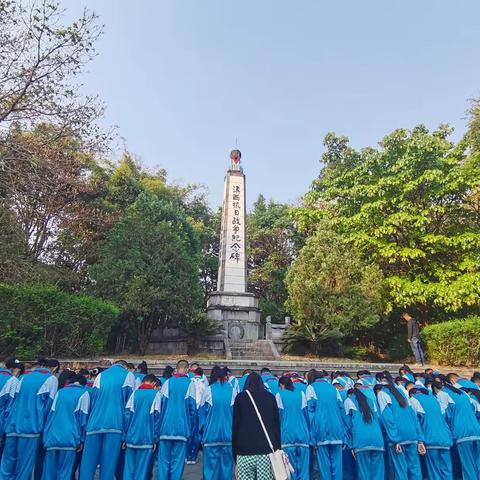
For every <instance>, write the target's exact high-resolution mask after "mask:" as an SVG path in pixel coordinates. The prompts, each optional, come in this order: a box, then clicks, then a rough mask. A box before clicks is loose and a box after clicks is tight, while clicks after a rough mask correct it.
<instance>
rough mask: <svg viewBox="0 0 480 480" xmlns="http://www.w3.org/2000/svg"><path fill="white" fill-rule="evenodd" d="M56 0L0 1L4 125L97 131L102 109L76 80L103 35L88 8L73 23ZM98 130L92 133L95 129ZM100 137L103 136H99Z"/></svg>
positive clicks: (0, 120) (0, 118)
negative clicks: (98, 118)
mask: <svg viewBox="0 0 480 480" xmlns="http://www.w3.org/2000/svg"><path fill="white" fill-rule="evenodd" d="M63 13H64V12H63V11H62V10H61V9H60V7H59V4H58V2H56V1H53V0H30V1H13V0H0V128H3V130H4V131H5V130H6V129H8V127H9V126H11V125H12V124H14V123H17V124H18V123H20V124H23V125H26V126H28V127H31V126H32V125H36V124H38V123H42V122H48V123H51V124H55V125H56V126H57V127H59V128H58V131H59V132H60V133H63V132H66V133H68V134H70V133H71V132H72V131H75V132H77V133H80V134H86V133H88V134H91V133H95V135H98V131H96V129H95V120H96V118H97V117H98V116H99V115H100V114H101V111H102V108H101V106H99V104H98V101H97V99H96V98H95V97H88V96H86V97H85V96H83V95H82V94H81V93H80V92H81V88H80V85H79V84H78V83H77V82H76V79H77V78H78V77H79V75H80V74H81V73H82V72H83V69H84V67H85V65H86V64H87V63H88V62H89V61H90V60H91V59H92V58H93V57H94V56H95V45H94V44H95V41H96V40H97V38H98V36H99V35H100V33H101V26H99V25H98V24H97V17H96V15H95V14H93V13H91V12H89V11H88V10H85V11H84V12H83V14H82V16H81V17H80V18H78V19H77V20H75V21H74V22H72V23H70V24H66V23H65V21H64V15H63ZM92 130H93V132H92ZM97 140H98V137H97Z"/></svg>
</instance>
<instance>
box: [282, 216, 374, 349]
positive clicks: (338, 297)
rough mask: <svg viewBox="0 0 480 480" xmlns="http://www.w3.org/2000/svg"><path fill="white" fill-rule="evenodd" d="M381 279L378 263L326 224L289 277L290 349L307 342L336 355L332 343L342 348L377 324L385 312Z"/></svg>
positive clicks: (287, 337) (286, 340)
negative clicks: (291, 321)
mask: <svg viewBox="0 0 480 480" xmlns="http://www.w3.org/2000/svg"><path fill="white" fill-rule="evenodd" d="M382 282H383V275H382V273H381V271H380V270H379V268H378V267H377V266H376V265H372V264H367V263H366V262H365V261H363V260H362V258H361V255H360V253H359V252H358V250H357V249H355V248H353V247H352V246H351V245H349V244H348V243H347V242H346V241H345V239H344V238H343V237H342V236H340V235H339V234H337V233H335V232H334V231H333V230H331V229H330V228H329V226H328V225H326V224H322V225H321V226H320V227H319V229H318V231H317V232H316V233H315V234H314V235H313V236H311V237H310V238H308V240H307V242H306V244H305V246H304V247H303V248H302V249H301V251H300V254H299V256H298V258H297V260H296V261H295V263H294V264H293V265H292V267H291V268H290V270H289V272H288V275H287V279H286V284H287V288H288V301H287V308H288V309H289V311H291V312H292V314H293V323H292V326H291V327H290V329H289V330H288V331H287V334H286V339H285V343H286V347H287V349H294V348H295V347H296V346H298V345H299V344H302V343H304V344H307V345H308V346H309V347H310V348H311V349H312V350H313V351H314V352H315V353H316V354H319V353H321V352H322V351H324V350H325V349H327V350H326V351H327V352H329V353H332V346H333V347H336V348H337V349H338V346H339V345H340V344H341V343H342V342H343V341H345V340H348V339H352V338H354V337H355V335H357V334H359V333H360V332H362V333H363V332H364V331H365V330H366V329H369V328H371V327H372V326H374V325H375V324H376V323H377V322H378V321H379V319H380V315H381V313H382V310H383V305H382ZM334 349H335V348H334ZM334 349H333V350H334ZM337 351H338V350H337Z"/></svg>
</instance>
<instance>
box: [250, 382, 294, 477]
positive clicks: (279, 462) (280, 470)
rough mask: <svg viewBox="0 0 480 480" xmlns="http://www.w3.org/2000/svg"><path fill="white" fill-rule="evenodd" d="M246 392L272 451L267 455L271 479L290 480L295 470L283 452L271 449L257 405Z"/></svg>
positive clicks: (270, 442)
mask: <svg viewBox="0 0 480 480" xmlns="http://www.w3.org/2000/svg"><path fill="white" fill-rule="evenodd" d="M246 392H247V394H248V396H249V397H250V400H251V401H252V405H253V408H254V409H255V412H256V414H257V417H258V420H259V422H260V425H261V426H262V429H263V433H264V434H265V437H266V439H267V442H268V446H269V447H270V450H271V451H272V453H270V454H269V455H268V458H269V459H270V463H271V464H272V472H273V477H274V478H275V480H290V478H291V476H292V473H293V472H294V471H295V470H294V469H293V467H292V465H291V463H290V460H289V459H288V455H287V454H286V453H285V452H284V451H283V450H275V449H274V448H273V444H272V441H271V440H270V435H268V432H267V429H266V428H265V424H264V423H263V420H262V416H261V415H260V412H259V411H258V408H257V404H256V403H255V400H254V399H253V396H252V394H251V393H250V392H249V391H248V390H246Z"/></svg>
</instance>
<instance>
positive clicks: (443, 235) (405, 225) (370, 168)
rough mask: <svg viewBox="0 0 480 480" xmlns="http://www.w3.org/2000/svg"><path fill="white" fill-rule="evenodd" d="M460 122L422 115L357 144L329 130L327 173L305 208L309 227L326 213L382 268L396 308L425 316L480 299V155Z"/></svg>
mask: <svg viewBox="0 0 480 480" xmlns="http://www.w3.org/2000/svg"><path fill="white" fill-rule="evenodd" d="M450 133H451V130H450V129H449V128H448V127H446V126H440V127H439V129H438V130H436V131H434V132H432V133H430V132H429V131H428V130H427V129H426V128H425V127H424V126H422V125H420V126H418V127H415V128H414V129H413V130H411V131H409V130H405V129H399V130H395V131H394V132H393V133H392V134H390V135H388V136H386V137H385V138H384V139H383V140H382V142H380V147H379V148H378V149H374V148H366V149H364V150H361V151H357V150H354V149H353V148H351V147H350V146H349V144H348V139H347V138H346V137H338V136H336V135H335V134H328V135H327V136H326V137H325V145H326V152H325V154H324V155H323V162H324V165H323V167H322V170H321V173H320V177H319V179H318V180H316V181H315V182H314V183H313V186H312V190H311V191H310V192H309V193H308V194H307V196H306V198H305V206H304V208H300V209H297V210H296V217H297V219H298V220H299V222H300V225H301V227H302V228H305V229H307V230H308V229H310V230H314V228H315V225H317V224H319V223H320V222H321V221H322V219H329V220H330V221H331V222H332V225H333V228H334V229H335V231H337V232H338V233H340V234H342V235H343V236H345V237H346V238H347V240H348V241H349V242H350V243H351V244H352V245H354V246H355V248H356V249H358V250H359V251H360V252H361V253H362V255H363V257H364V258H368V259H369V260H371V261H373V262H375V263H376V264H377V265H379V266H380V268H381V269H382V271H383V273H384V275H385V278H386V284H387V288H388V305H387V310H388V311H392V310H394V309H395V308H403V307H407V306H409V307H413V308H415V309H416V311H417V313H418V315H419V316H420V318H421V319H422V320H427V319H431V318H432V316H433V317H435V316H437V318H438V316H439V315H440V316H441V315H443V314H444V312H460V311H461V310H463V309H468V308H476V307H478V306H479V305H480V288H479V285H480V263H479V256H478V250H479V247H480V223H479V215H478V209H476V208H475V207H474V206H473V204H472V192H474V191H475V189H476V188H478V184H479V181H480V159H479V157H478V156H476V155H471V156H469V155H467V152H466V146H467V143H466V141H465V140H462V141H460V142H459V143H458V144H453V143H452V142H450V141H449V140H448V136H449V134H450Z"/></svg>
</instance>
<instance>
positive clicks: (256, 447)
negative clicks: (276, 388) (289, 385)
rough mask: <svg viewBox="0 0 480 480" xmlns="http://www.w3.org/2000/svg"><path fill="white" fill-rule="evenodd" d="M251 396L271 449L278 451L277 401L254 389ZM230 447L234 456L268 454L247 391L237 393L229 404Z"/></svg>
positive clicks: (266, 445)
mask: <svg viewBox="0 0 480 480" xmlns="http://www.w3.org/2000/svg"><path fill="white" fill-rule="evenodd" d="M252 396H253V398H254V400H255V403H256V404H257V408H258V410H259V412H260V415H261V416H262V419H263V423H264V424H265V427H266V429H267V432H268V434H269V435H270V440H271V441H272V444H273V448H274V449H275V450H278V449H279V448H280V447H281V439H280V416H279V413H278V406H277V401H276V400H275V397H274V396H273V395H272V394H271V393H269V392H267V391H266V390H265V391H262V392H254V393H253V394H252ZM232 447H233V454H234V455H235V456H236V455H264V454H269V453H272V451H271V450H270V447H269V446H268V442H267V439H266V438H265V434H264V433H263V429H262V426H261V424H260V421H259V420H258V417H257V414H256V413H255V409H254V408H253V405H252V402H251V400H250V397H249V396H248V394H247V392H241V393H239V394H238V395H237V397H236V398H235V403H234V405H233V425H232Z"/></svg>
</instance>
